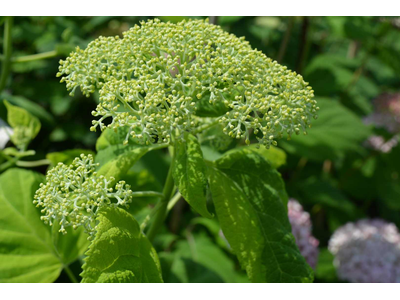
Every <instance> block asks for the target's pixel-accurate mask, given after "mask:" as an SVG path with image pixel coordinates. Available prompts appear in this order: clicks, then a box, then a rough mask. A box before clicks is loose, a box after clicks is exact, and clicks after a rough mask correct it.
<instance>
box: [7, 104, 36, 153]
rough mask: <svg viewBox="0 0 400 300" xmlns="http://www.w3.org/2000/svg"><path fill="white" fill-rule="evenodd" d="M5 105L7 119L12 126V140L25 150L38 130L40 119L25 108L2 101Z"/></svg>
mask: <svg viewBox="0 0 400 300" xmlns="http://www.w3.org/2000/svg"><path fill="white" fill-rule="evenodd" d="M4 104H5V105H6V107H7V121H8V123H9V124H10V126H11V127H12V128H13V130H14V132H13V135H12V136H11V140H12V142H13V143H14V144H15V145H16V146H17V147H18V148H20V149H23V150H25V149H26V147H27V146H28V144H29V142H30V141H31V140H33V139H34V138H35V137H36V135H37V134H38V133H39V131H40V126H41V125H40V121H39V119H38V118H36V117H34V116H32V115H31V114H30V113H29V112H27V111H26V110H25V109H23V108H20V107H18V106H14V105H12V104H10V103H9V102H8V101H4Z"/></svg>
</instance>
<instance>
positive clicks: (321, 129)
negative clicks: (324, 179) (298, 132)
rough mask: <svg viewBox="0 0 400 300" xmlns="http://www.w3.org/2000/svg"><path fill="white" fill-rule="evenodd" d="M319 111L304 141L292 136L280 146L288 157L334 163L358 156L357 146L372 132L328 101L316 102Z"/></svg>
mask: <svg viewBox="0 0 400 300" xmlns="http://www.w3.org/2000/svg"><path fill="white" fill-rule="evenodd" d="M318 105H319V106H320V108H321V110H320V113H319V117H318V120H317V121H315V125H314V126H313V128H312V129H311V130H309V132H308V134H307V138H302V137H299V136H293V137H292V139H291V140H290V141H283V140H282V141H281V142H280V145H281V146H282V147H283V148H284V149H285V150H286V151H287V152H289V153H292V154H297V155H301V156H303V157H306V158H308V159H310V160H315V161H323V160H325V159H337V158H340V157H343V156H344V155H345V153H347V152H351V151H356V152H361V151H363V148H362V147H361V145H360V143H361V142H362V141H363V140H365V139H366V138H367V137H368V136H369V135H370V134H371V131H370V130H369V128H368V127H367V126H366V125H364V124H363V122H362V121H361V120H360V119H359V118H358V117H357V116H356V115H355V114H354V113H353V112H351V111H350V110H349V109H347V108H346V107H344V106H343V105H341V104H340V103H338V102H337V101H333V100H330V99H318Z"/></svg>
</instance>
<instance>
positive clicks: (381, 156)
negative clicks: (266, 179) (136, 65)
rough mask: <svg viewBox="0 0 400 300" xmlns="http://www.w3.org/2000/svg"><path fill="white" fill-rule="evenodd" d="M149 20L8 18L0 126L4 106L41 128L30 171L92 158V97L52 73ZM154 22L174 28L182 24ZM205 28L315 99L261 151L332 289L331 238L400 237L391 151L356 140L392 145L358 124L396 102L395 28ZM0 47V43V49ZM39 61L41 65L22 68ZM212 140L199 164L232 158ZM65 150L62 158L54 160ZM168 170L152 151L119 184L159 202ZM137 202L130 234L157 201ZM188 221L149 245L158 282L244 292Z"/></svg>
mask: <svg viewBox="0 0 400 300" xmlns="http://www.w3.org/2000/svg"><path fill="white" fill-rule="evenodd" d="M148 18H153V17H106V16H105V17H16V18H14V26H13V28H12V57H13V60H14V61H13V63H12V65H11V72H10V76H9V77H8V81H7V84H6V87H5V89H4V90H3V91H1V95H0V118H1V119H3V120H6V119H7V117H6V116H7V115H6V109H5V106H4V102H3V99H6V100H8V101H9V102H10V103H11V104H14V105H17V106H20V107H23V108H25V109H26V110H28V111H29V112H30V113H31V114H33V115H34V116H36V117H37V118H39V119H40V121H41V123H42V129H41V131H40V133H39V134H38V136H37V137H36V139H35V140H34V141H33V142H32V143H31V145H30V148H31V149H35V150H36V155H35V156H32V157H30V158H29V159H32V160H34V159H43V158H44V157H46V154H48V153H53V154H52V155H48V156H47V158H48V159H49V160H50V161H51V163H52V164H55V163H57V162H58V161H64V162H68V160H70V159H71V157H73V156H76V155H77V153H75V152H79V151H74V150H73V149H87V150H88V153H90V151H95V150H96V140H97V138H98V137H99V135H100V133H94V132H90V131H89V127H90V126H91V121H92V116H91V111H92V110H93V109H94V108H95V105H96V102H97V95H96V94H95V95H94V96H92V97H91V98H86V97H83V96H82V95H81V94H80V93H77V94H76V95H75V96H74V97H70V96H69V95H68V92H67V91H66V89H65V85H64V84H60V83H59V79H57V78H56V77H55V74H56V73H57V70H58V61H59V59H63V58H65V57H66V56H67V55H68V54H69V53H70V52H71V51H72V50H73V49H74V48H75V47H76V46H79V47H81V48H85V47H86V45H87V44H88V42H90V41H92V40H93V39H95V38H97V37H98V36H99V35H103V36H109V35H121V33H122V32H123V31H126V30H128V29H129V28H130V27H131V26H133V25H134V24H138V23H139V21H141V20H146V19H148ZM158 18H160V19H161V20H163V21H171V22H178V21H180V20H182V19H184V18H189V17H165V16H163V17H158ZM191 18H199V17H191ZM212 20H213V22H215V23H217V24H218V25H221V26H222V27H223V28H224V29H225V30H227V31H228V32H231V33H233V34H235V35H237V36H245V37H246V39H247V40H248V41H249V42H250V44H251V45H252V46H253V48H257V49H259V50H262V51H263V52H264V53H265V54H266V55H267V56H269V57H271V58H273V59H275V60H277V61H278V62H279V63H281V64H283V65H286V66H287V67H288V68H289V69H292V70H295V71H296V72H298V73H300V74H302V75H303V77H304V78H305V80H306V81H307V82H309V83H310V85H311V86H312V87H313V88H314V90H315V94H316V98H317V100H318V101H319V106H320V114H319V118H318V120H317V121H314V124H313V128H312V129H310V130H309V132H308V136H307V137H297V136H295V137H294V138H293V139H292V140H291V141H285V140H282V141H280V142H279V143H278V147H279V148H278V149H277V148H274V149H272V150H269V151H267V152H266V151H264V150H260V151H263V153H264V154H265V155H266V156H267V157H269V158H270V160H271V161H272V162H273V163H274V166H275V167H277V168H278V170H279V171H280V172H281V173H282V176H283V178H284V180H285V183H286V188H287V191H288V194H289V196H290V197H293V198H296V199H298V200H299V202H300V203H301V204H302V205H303V206H304V208H305V210H307V211H308V212H309V213H310V215H311V219H312V221H313V233H314V236H315V237H316V238H317V239H318V240H319V241H320V249H321V253H320V259H319V263H318V266H317V269H316V281H317V282H321V281H322V282H324V281H325V282H332V281H336V280H337V279H336V275H335V270H334V267H333V265H332V256H331V255H330V254H329V252H328V251H327V250H326V246H327V242H328V240H329V238H330V236H331V235H332V232H333V231H334V230H335V229H337V228H338V227H339V226H341V225H343V224H345V223H346V222H349V221H355V220H358V219H360V218H382V219H385V220H387V221H390V222H394V223H395V224H396V225H397V226H400V176H399V175H400V146H395V147H394V148H393V149H391V151H389V152H388V153H382V152H380V151H377V150H373V149H370V148H368V147H366V146H365V140H366V139H367V138H368V137H370V136H371V135H381V136H384V137H385V138H390V137H391V135H390V133H388V132H386V131H385V130H383V129H380V128H374V127H373V126H372V125H365V123H364V122H363V118H364V117H366V116H368V115H369V114H371V113H372V112H373V109H374V107H373V102H372V100H373V99H374V98H376V97H377V96H379V95H380V94H383V93H395V92H400V76H399V74H400V26H399V23H400V22H399V21H398V20H399V19H396V18H382V17H240V16H224V17H216V18H213V19H212ZM3 21H4V19H0V22H3ZM2 29H3V28H2ZM3 40H4V36H3V35H0V44H3ZM38 53H44V56H45V57H47V58H45V59H35V58H34V57H30V56H29V55H33V54H38ZM27 55H28V56H27ZM19 57H21V58H20V59H18V58H19ZM24 57H25V58H24ZM0 58H1V59H4V56H1V57H0ZM210 136H211V137H214V136H213V133H212V132H210V133H208V135H204V137H203V138H202V139H201V141H202V144H203V152H204V155H205V157H206V158H209V159H215V158H216V157H218V156H219V155H220V153H221V152H223V151H225V150H226V149H229V148H231V147H234V146H235V142H233V144H232V142H231V140H230V139H228V140H227V139H225V140H224V139H223V138H220V137H218V134H216V136H215V138H210ZM99 148H101V147H100V146H99V147H98V148H97V150H98V151H99V150H101V149H99ZM65 150H69V151H67V152H63V154H57V153H56V154H54V152H62V151H65ZM79 153H80V152H79ZM160 158H161V162H162V163H160V161H159V160H158V159H160ZM37 169H38V170H39V171H42V172H45V170H46V168H45V167H41V168H37ZM167 169H168V157H167V156H166V155H165V153H164V152H162V151H158V152H157V151H155V152H151V153H149V154H148V155H146V156H144V157H143V158H142V159H141V160H140V161H139V163H137V164H136V165H135V166H134V167H133V168H132V169H131V170H130V171H129V173H128V175H127V176H126V178H124V179H126V180H127V181H128V182H129V183H130V184H132V186H133V187H134V188H141V189H143V188H149V189H150V188H151V189H153V190H161V188H162V184H163V181H164V179H165V176H166V172H167ZM145 200H146V201H143V203H141V204H140V205H137V206H135V208H134V209H133V210H132V213H134V214H135V216H136V218H137V219H138V220H139V221H140V222H141V221H143V220H144V219H145V216H146V215H147V212H148V204H149V203H150V204H151V203H154V202H155V200H156V199H145ZM142 208H143V209H142ZM195 217H196V216H195V214H194V213H193V212H192V211H191V210H190V208H189V207H188V205H187V204H186V203H185V202H184V201H180V202H178V204H177V205H176V206H175V207H174V209H173V211H172V213H171V214H170V216H169V218H168V228H167V227H166V228H165V229H164V233H163V234H161V235H160V236H159V237H157V239H156V242H155V246H156V248H157V250H158V251H160V252H161V253H160V259H161V262H162V266H163V272H164V280H165V281H167V282H168V281H172V282H223V281H229V282H240V281H245V276H244V273H243V272H241V271H238V270H239V267H238V264H237V261H236V260H235V258H234V255H232V253H230V248H229V245H228V244H227V242H226V241H225V240H224V238H223V236H221V235H220V231H219V225H218V223H217V221H216V220H207V219H203V218H200V217H196V218H195ZM182 228H183V229H182ZM60 280H62V279H60Z"/></svg>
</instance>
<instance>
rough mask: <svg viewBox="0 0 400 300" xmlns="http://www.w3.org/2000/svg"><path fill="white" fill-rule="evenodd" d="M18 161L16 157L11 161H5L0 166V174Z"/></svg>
mask: <svg viewBox="0 0 400 300" xmlns="http://www.w3.org/2000/svg"><path fill="white" fill-rule="evenodd" d="M17 161H18V157H14V158H13V159H12V160H9V161H6V162H5V163H3V164H1V165H0V173H1V172H3V171H5V170H7V169H8V168H11V167H12V166H13V165H15V164H16V163H17Z"/></svg>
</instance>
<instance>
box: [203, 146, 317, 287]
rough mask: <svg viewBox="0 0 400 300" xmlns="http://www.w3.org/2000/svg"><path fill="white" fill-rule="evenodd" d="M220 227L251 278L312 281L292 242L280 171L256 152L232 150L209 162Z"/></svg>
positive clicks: (293, 241) (309, 270)
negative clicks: (213, 161)
mask: <svg viewBox="0 0 400 300" xmlns="http://www.w3.org/2000/svg"><path fill="white" fill-rule="evenodd" d="M209 174H210V186H211V193H212V198H213V201H214V205H215V209H216V212H217V216H218V219H219V221H220V224H221V228H222V230H223V232H224V234H225V236H226V238H227V239H228V241H229V244H230V245H231V246H232V249H233V251H234V252H235V254H236V255H237V256H238V258H239V261H240V263H241V265H242V267H243V268H244V269H246V272H247V274H248V276H249V278H250V280H251V281H253V282H311V281H312V280H313V275H312V271H311V268H310V267H309V266H308V265H307V263H306V262H305V260H304V258H303V257H302V256H301V255H300V252H299V250H298V248H297V246H296V243H295V240H294V237H293V235H292V234H291V227H290V224H289V221H288V217H287V209H286V205H287V195H286V192H285V188H284V184H283V181H282V179H281V177H280V175H279V173H278V172H276V171H275V170H274V169H273V168H272V167H271V166H270V164H269V163H268V162H267V161H266V160H265V159H264V158H263V157H262V156H260V155H259V154H257V153H255V152H253V151H251V150H246V149H241V150H233V151H231V152H228V153H227V154H225V155H224V156H223V157H221V158H219V159H218V160H217V161H216V162H215V164H210V165H209Z"/></svg>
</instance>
